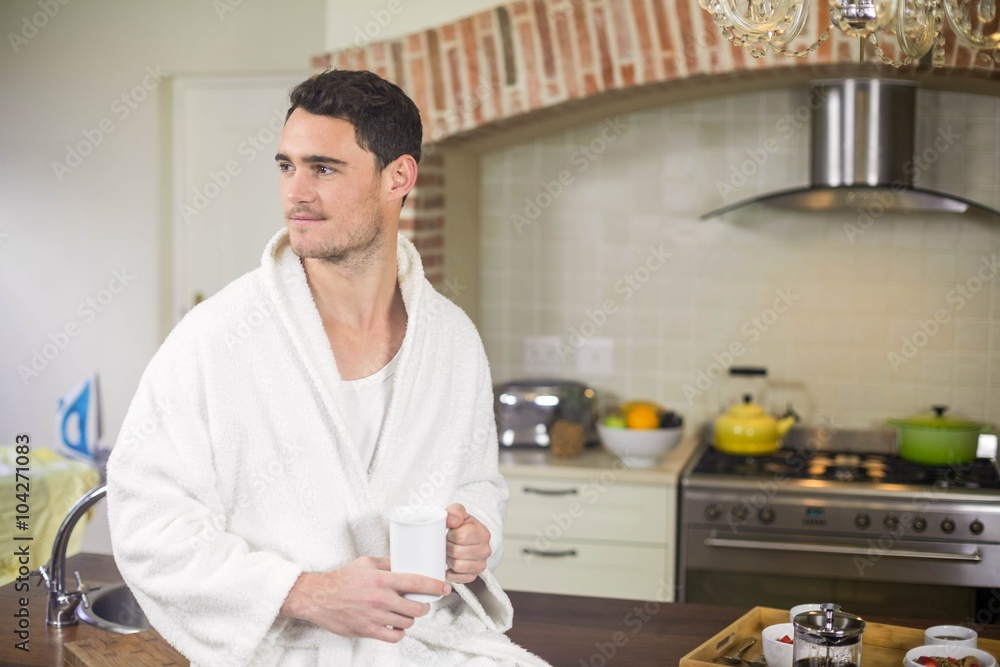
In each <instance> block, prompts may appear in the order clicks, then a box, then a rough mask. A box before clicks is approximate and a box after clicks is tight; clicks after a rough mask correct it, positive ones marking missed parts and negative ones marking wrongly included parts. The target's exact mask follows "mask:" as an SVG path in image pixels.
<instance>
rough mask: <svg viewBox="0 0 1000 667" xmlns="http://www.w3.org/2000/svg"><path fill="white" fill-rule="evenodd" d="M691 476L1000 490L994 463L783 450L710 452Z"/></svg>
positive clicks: (979, 460)
mask: <svg viewBox="0 0 1000 667" xmlns="http://www.w3.org/2000/svg"><path fill="white" fill-rule="evenodd" d="M692 472H693V473H695V474H705V475H723V476H733V477H743V478H773V477H774V476H776V475H780V476H782V477H784V478H787V479H815V480H827V481H836V482H845V483H857V484H905V485H912V486H927V487H934V488H948V489H996V490H1000V472H998V470H997V466H996V462H994V461H992V460H990V459H976V460H975V461H973V462H971V463H967V464H962V465H955V466H922V465H918V464H915V463H910V462H909V461H905V460H903V459H901V458H899V457H896V456H889V455H884V454H869V453H856V452H849V453H838V452H809V451H802V450H780V451H778V452H775V453H773V454H767V455H763V456H735V455H732V454H726V453H724V452H721V451H719V450H717V449H715V448H713V447H709V448H707V449H706V450H705V452H704V453H703V454H702V456H701V458H700V459H699V460H698V462H697V463H696V464H695V467H694V469H693V470H692Z"/></svg>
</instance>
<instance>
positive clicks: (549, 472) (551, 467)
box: [500, 435, 698, 486]
mask: <svg viewBox="0 0 1000 667" xmlns="http://www.w3.org/2000/svg"><path fill="white" fill-rule="evenodd" d="M697 447H698V436H697V435H688V436H685V437H684V438H682V439H681V441H680V442H679V443H677V446H676V447H674V448H673V449H672V450H670V451H669V452H667V454H666V456H664V457H663V459H662V460H661V461H660V462H659V464H657V465H656V466H654V467H652V468H626V467H625V466H624V464H623V463H622V462H621V459H619V458H618V457H617V456H615V455H614V454H612V453H611V452H609V451H608V450H606V449H604V447H601V446H597V447H587V448H586V449H584V451H583V452H582V453H581V454H580V455H579V456H573V457H565V458H563V457H558V456H553V455H552V454H550V453H549V452H547V451H538V450H533V449H516V450H506V451H501V452H500V472H501V473H502V474H503V475H519V476H522V477H525V476H529V477H549V478H551V477H559V478H565V479H580V480H588V479H592V478H594V477H597V476H599V475H600V474H601V473H602V472H608V471H610V472H612V473H614V475H615V479H617V480H618V481H622V482H633V483H637V484H666V485H668V486H674V485H676V484H677V480H678V479H679V478H680V474H681V471H682V470H683V469H684V466H685V465H686V464H687V462H688V460H689V459H690V458H691V454H692V453H694V450H695V449H696V448H697Z"/></svg>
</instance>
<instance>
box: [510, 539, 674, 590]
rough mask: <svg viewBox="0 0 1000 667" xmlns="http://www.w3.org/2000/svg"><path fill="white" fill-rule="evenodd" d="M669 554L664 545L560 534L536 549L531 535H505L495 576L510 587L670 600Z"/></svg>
mask: <svg viewBox="0 0 1000 667" xmlns="http://www.w3.org/2000/svg"><path fill="white" fill-rule="evenodd" d="M668 560H669V559H668V556H667V549H666V547H663V546H660V547H655V546H645V545H643V546H631V545H622V544H614V543H607V542H597V541H592V540H579V541H572V540H561V541H559V542H553V543H551V544H548V545H546V546H545V548H541V549H540V548H538V546H537V545H536V544H535V540H533V539H526V538H520V537H516V536H504V554H503V560H502V561H501V563H500V567H498V568H497V570H496V577H497V580H498V581H499V582H500V585H501V586H503V587H504V588H505V589H508V590H512V591H533V592H536V593H557V594H560V595H589V596H593V597H602V598H623V599H628V600H659V601H661V602H672V601H673V599H674V582H673V577H672V576H671V573H670V572H668V571H667V562H668Z"/></svg>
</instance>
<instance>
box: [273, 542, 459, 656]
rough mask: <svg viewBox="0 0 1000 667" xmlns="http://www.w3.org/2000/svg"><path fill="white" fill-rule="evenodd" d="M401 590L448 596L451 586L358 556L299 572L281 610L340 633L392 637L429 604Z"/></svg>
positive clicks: (396, 638)
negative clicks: (331, 566) (326, 569)
mask: <svg viewBox="0 0 1000 667" xmlns="http://www.w3.org/2000/svg"><path fill="white" fill-rule="evenodd" d="M403 593H426V594H428V595H449V594H450V593H451V586H449V585H448V584H447V583H445V582H443V581H438V580H436V579H431V578H430V577H424V576H421V575H419V574H400V573H397V572H390V571H389V559H388V558H367V557H366V558H358V559H357V560H354V561H352V562H350V563H348V564H347V565H345V566H344V567H342V568H339V569H337V570H330V571H329V572H318V573H312V572H303V573H302V574H301V575H299V578H298V579H297V580H296V581H295V585H294V586H292V590H291V591H289V592H288V597H287V598H285V602H284V604H282V605H281V612H280V613H281V615H282V616H286V617H290V618H300V619H303V620H306V621H310V622H312V623H315V624H316V625H318V626H320V627H321V628H325V629H327V630H329V631H330V632H333V633H336V634H338V635H341V636H344V637H369V638H371V639H380V640H382V641H385V642H392V643H395V642H398V641H399V640H401V639H402V638H403V631H404V630H406V629H408V628H410V627H412V626H413V622H414V619H416V618H417V617H418V616H423V615H424V614H426V613H427V612H429V611H430V609H431V607H430V605H429V604H427V603H426V602H415V601H413V600H407V599H406V598H404V597H403Z"/></svg>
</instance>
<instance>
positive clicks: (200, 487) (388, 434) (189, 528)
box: [108, 231, 544, 667]
mask: <svg viewBox="0 0 1000 667" xmlns="http://www.w3.org/2000/svg"><path fill="white" fill-rule="evenodd" d="M397 258H398V266H399V268H398V278H399V285H400V289H401V292H402V295H403V302H404V304H405V306H406V314H407V326H406V334H405V337H404V339H403V344H402V347H401V349H400V351H399V363H398V367H397V370H396V374H395V380H394V387H393V391H392V397H391V399H390V403H389V406H388V410H387V414H386V417H385V422H384V425H383V428H382V432H381V434H380V436H379V441H378V445H377V447H376V451H375V455H374V457H373V459H372V461H371V463H370V465H369V462H368V461H362V460H361V458H360V457H359V456H358V454H357V447H356V445H355V443H354V442H353V441H352V435H351V433H352V431H351V429H350V428H349V426H348V423H347V422H348V420H349V419H350V418H351V415H349V414H345V413H344V410H343V408H342V406H343V405H344V403H343V400H342V394H341V389H340V376H339V373H338V371H337V366H336V363H335V361H334V357H333V353H332V351H331V349H330V344H329V342H328V340H327V337H326V334H325V333H324V331H323V326H322V323H321V321H320V317H319V313H318V311H317V310H316V306H315V304H314V302H313V300H312V296H311V294H310V291H309V288H308V285H307V284H306V279H305V273H304V271H303V269H302V265H301V263H300V261H299V258H298V257H297V256H295V254H294V253H293V252H292V251H291V248H290V247H289V244H288V236H287V233H286V232H284V231H282V232H281V233H279V234H278V235H276V236H275V237H274V239H272V241H271V243H270V244H269V245H268V247H267V249H266V250H265V252H264V256H263V259H262V262H261V267H260V268H258V269H256V270H255V271H252V272H251V273H248V274H247V275H245V276H243V277H241V278H239V279H238V280H236V281H234V282H233V283H231V284H230V285H229V286H227V287H226V288H225V289H223V290H222V291H221V292H219V293H218V294H217V295H215V296H213V297H212V298H210V299H208V300H207V301H205V302H204V303H202V304H200V305H198V306H197V307H195V308H194V309H193V310H192V311H191V312H190V313H189V314H188V315H187V316H186V317H185V318H184V319H183V320H182V321H181V322H180V323H179V324H178V325H177V327H176V328H175V329H174V330H173V332H171V334H170V336H169V337H168V338H167V340H166V341H165V342H164V343H163V346H162V347H161V348H160V350H159V351H158V352H157V353H156V355H155V356H154V357H153V359H152V361H151V362H150V364H149V367H148V368H147V369H146V372H145V374H144V375H143V377H142V380H141V382H140V385H139V389H138V391H137V392H136V395H135V398H134V399H133V401H132V404H131V406H130V408H129V411H128V415H127V416H126V419H125V422H124V423H123V425H122V430H121V435H120V437H119V440H118V442H117V443H116V446H115V448H114V451H113V453H112V456H111V459H110V462H109V467H108V511H109V517H110V523H111V538H112V545H113V549H114V555H115V560H116V562H117V564H118V567H119V569H120V570H121V573H122V575H123V577H124V579H125V581H126V583H127V584H128V585H129V587H130V588H131V589H132V591H133V592H134V593H135V596H136V598H137V599H138V601H139V603H140V605H141V606H142V608H143V610H144V611H145V612H146V615H147V616H148V618H149V620H150V622H151V623H152V624H153V626H154V627H155V628H156V629H157V630H158V631H159V632H160V633H161V634H162V635H163V636H164V638H166V640H167V641H169V642H170V643H171V644H172V645H173V646H174V647H175V648H177V649H178V650H179V651H180V652H181V653H183V654H184V655H185V656H186V657H188V658H189V659H190V660H191V661H192V663H193V664H195V665H204V666H214V665H220V666H221V665H225V666H227V667H229V666H232V665H278V664H280V665H337V666H339V665H353V664H357V665H408V664H414V665H429V664H442V665H451V664H455V665H467V664H479V663H480V661H482V664H510V665H514V664H544V663H543V662H541V661H538V660H537V658H534V656H532V655H530V654H529V653H527V652H526V651H524V650H523V649H520V648H519V647H517V646H515V645H513V644H512V643H511V642H510V641H509V640H508V639H507V638H506V636H504V635H503V634H502V633H503V632H505V631H506V630H507V629H509V628H510V625H511V621H512V612H511V608H510V602H509V600H508V599H507V596H506V595H505V594H504V593H503V591H502V590H501V589H500V587H499V585H498V584H497V582H496V579H495V578H494V577H493V575H492V572H491V570H492V569H494V568H495V567H496V565H497V564H498V563H499V561H500V558H501V555H502V551H503V544H502V539H501V535H502V528H503V518H504V515H505V512H506V503H507V498H508V493H507V487H506V485H505V483H504V480H503V477H502V476H501V475H500V474H499V472H498V470H497V439H496V426H495V422H494V418H493V403H492V401H493V395H492V386H491V380H490V371H489V366H488V363H487V360H486V356H485V354H484V352H483V347H482V342H481V341H480V339H479V335H478V333H477V332H476V329H475V327H474V326H473V324H472V322H471V321H470V320H469V319H468V317H466V315H465V314H464V313H463V312H462V311H461V310H460V309H459V308H457V307H456V306H454V305H453V304H452V303H451V302H450V301H448V300H447V299H446V298H444V297H443V296H441V295H440V294H438V293H437V292H436V291H435V290H434V289H433V287H432V286H431V285H430V284H429V283H428V282H427V280H426V278H424V274H423V268H422V266H421V263H420V258H419V255H418V254H417V252H416V250H415V249H414V247H413V245H412V244H411V243H410V242H409V241H407V240H406V239H405V238H403V237H402V236H400V237H399V240H398V244H397ZM456 502H457V503H461V504H463V505H464V506H465V508H466V510H467V511H468V512H469V513H470V514H472V515H473V516H475V517H476V518H477V519H479V520H480V521H481V522H482V523H483V524H484V525H485V526H486V527H487V528H488V529H489V531H490V534H491V535H492V537H491V540H490V546H491V547H492V549H493V555H492V556H491V557H490V559H489V563H488V565H489V569H488V570H487V571H486V572H484V573H483V575H482V576H481V577H480V578H479V579H477V580H476V582H474V584H470V585H468V586H463V585H454V588H455V592H454V593H453V594H452V595H451V596H449V597H448V598H445V599H443V600H441V601H439V602H437V603H434V604H433V605H432V606H433V609H432V611H431V613H430V614H428V615H427V616H424V617H421V618H419V619H418V620H417V621H416V623H415V625H414V626H413V627H412V628H411V629H410V630H408V631H407V633H406V638H405V639H403V640H402V641H401V642H399V643H398V644H389V643H385V642H379V641H376V640H370V639H347V638H344V637H340V636H338V635H335V634H332V633H330V632H327V631H325V630H322V629H321V628H319V627H317V626H315V625H313V624H311V623H307V622H304V621H298V620H290V619H277V620H276V617H277V615H278V611H279V609H280V607H281V605H282V603H283V602H284V600H285V597H286V596H287V594H288V591H289V590H290V589H291V587H292V584H293V583H294V582H295V580H296V579H297V578H298V576H299V574H300V573H302V572H304V571H306V572H323V571H326V570H330V569H333V568H337V567H341V566H343V565H346V564H347V563H349V562H351V561H352V560H354V559H356V558H358V557H360V556H388V555H389V545H388V527H387V522H386V519H385V516H386V512H387V511H388V510H389V509H390V508H392V507H394V506H397V505H405V504H426V505H435V506H439V507H445V506H447V505H449V504H451V503H456Z"/></svg>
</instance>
